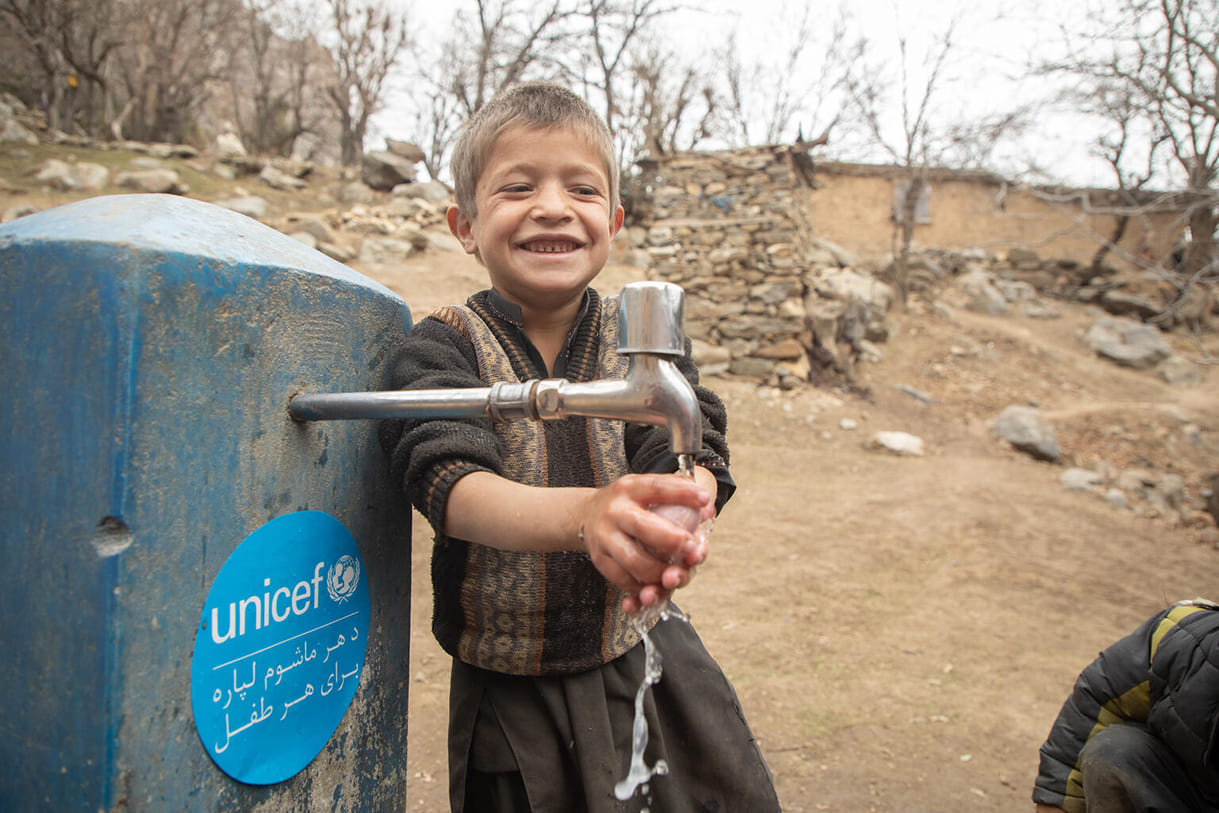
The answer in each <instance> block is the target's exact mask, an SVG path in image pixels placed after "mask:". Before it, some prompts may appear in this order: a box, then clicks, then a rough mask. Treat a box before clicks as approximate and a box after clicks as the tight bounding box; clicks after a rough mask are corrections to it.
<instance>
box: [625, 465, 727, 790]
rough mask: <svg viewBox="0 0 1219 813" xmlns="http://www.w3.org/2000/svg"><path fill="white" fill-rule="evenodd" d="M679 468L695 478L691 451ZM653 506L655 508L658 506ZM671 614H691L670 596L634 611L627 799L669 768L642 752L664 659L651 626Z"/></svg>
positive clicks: (700, 531) (686, 513) (672, 512)
mask: <svg viewBox="0 0 1219 813" xmlns="http://www.w3.org/2000/svg"><path fill="white" fill-rule="evenodd" d="M677 464H678V472H679V473H680V474H683V475H685V476H687V477H689V478H691V479H693V478H694V458H693V456H691V455H678V458H677ZM660 508H661V510H660V511H658V513H660V514H661V515H662V516H665V517H666V518H667V519H669V520H670V521H672V522H674V523H676V524H678V525H682V526H683V527H686V528H693V525H694V524H695V523H696V522H697V521H698V517H697V514H695V515H694V516H693V517H691V516H690V514H691V513H692V512H693V509H688V508H686V509H683V507H682V506H661V507H660ZM653 510H656V509H655V507H654V508H653ZM712 524H713V523H712V522H711V521H710V520H708V521H707V522H705V523H703V524H701V525H699V526H698V528H697V529H694V533H695V535H703V536H704V537H705V536H706V535H707V534H710V533H711V526H712ZM670 618H676V619H680V620H682V621H686V622H689V620H690V619H689V618H688V617H687V616H686V614H685V613H683V612H682V611H681V610H679V609H677V608H676V607H674V606H673V605H671V604H670V603H669V602H668V600H665V601H660V602H657V603H655V604H653V605H651V606H650V607H644V608H642V609H640V610H639V611H638V612H636V613H634V614H632V616H631V625H632V627H633V628H634V630H635V632H637V633H638V634H639V637H640V638H642V639H643V649H644V653H645V654H644V670H643V680H642V681H641V682H640V684H639V689H638V691H636V692H635V722H634V725H633V726H632V728H631V763H630V768H629V769H628V770H627V775H626V777H625V778H624V779H622V780H621V781H620V782H618V784H617V785H615V786H614V796H615V797H616V798H617V799H618V800H619V801H623V802H625V801H626V800H627V799H630V798H631V797H632V796H634V795H635V794H636V793H640V794H642V795H643V796H644V797H645V798H646V797H647V795H648V792H649V783H650V782H651V779H652V777H653V776H664V775H665V774H667V773H668V772H669V766H668V765H667V764H666V763H665V761H664V760H663V759H658V760H656V763H655V764H654V765H652V766H650V767H649V766H648V764H647V763H646V762H644V759H643V752H644V751H645V750H646V749H647V747H648V721H647V718H646V717H645V716H644V713H643V698H644V695H645V694H646V693H647V691H648V689H649V688H650V687H651V686H652V685H653V684H654V683H656V682H657V681H659V680H660V677H661V673H662V671H663V669H662V663H663V659H662V658H661V655H660V651H659V650H658V649H657V648H656V645H655V644H654V643H653V642H652V638H651V636H649V635H648V630H650V629H651V628H652V626H653V622H655V621H658V620H659V621H666V620H668V619H670ZM641 813H648V808H647V807H644V808H643V810H642V811H641Z"/></svg>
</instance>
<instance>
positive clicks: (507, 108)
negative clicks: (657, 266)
mask: <svg viewBox="0 0 1219 813" xmlns="http://www.w3.org/2000/svg"><path fill="white" fill-rule="evenodd" d="M514 125H521V126H524V127H533V128H538V129H550V128H556V127H570V128H572V129H574V130H576V131H577V132H580V133H582V134H583V135H584V136H585V137H586V138H587V139H588V141H589V143H590V144H591V145H592V146H593V148H594V149H595V150H596V151H597V152H598V153H599V154H600V156H601V159H602V161H603V162H604V164H605V173H606V175H607V176H608V178H609V183H610V189H609V192H610V195H609V198H610V212H611V215H612V213H613V212H614V211H615V210H616V209H617V208H618V161H617V160H616V158H615V151H614V139H613V136H612V135H611V134H610V131H609V127H607V126H606V124H605V121H604V120H603V119H602V118H601V117H600V116H599V115H597V112H596V111H595V110H593V108H592V107H591V106H590V105H589V104H588V102H586V101H584V100H583V99H581V98H580V97H579V96H577V95H576V94H575V93H573V92H571V91H570V90H568V89H567V88H565V87H563V86H561V85H556V84H554V83H553V82H523V83H521V84H518V85H513V86H511V87H509V88H508V89H507V90H504V91H501V92H500V93H497V94H496V95H495V97H494V98H493V99H491V101H489V102H487V103H486V104H485V105H483V106H482V107H481V108H480V109H479V110H478V111H477V112H476V113H475V114H474V116H473V117H471V119H470V120H469V121H468V122H467V123H466V126H465V128H464V129H463V130H462V133H461V136H460V137H459V138H458V139H457V145H456V146H455V147H454V148H453V159H452V161H450V169H451V171H452V173H453V184H454V187H455V189H454V191H455V193H456V196H457V208H458V209H460V210H461V213H462V214H464V215H465V216H466V217H469V218H472V217H474V216H475V215H477V214H478V207H477V205H476V204H475V200H474V193H475V190H476V189H477V187H478V179H479V177H480V176H481V175H482V171H483V169H484V167H485V166H486V163H487V158H488V156H490V154H491V149H492V148H493V147H494V146H495V141H496V139H498V138H499V136H500V135H501V134H502V133H503V132H504V130H506V129H508V128H509V127H511V126H514Z"/></svg>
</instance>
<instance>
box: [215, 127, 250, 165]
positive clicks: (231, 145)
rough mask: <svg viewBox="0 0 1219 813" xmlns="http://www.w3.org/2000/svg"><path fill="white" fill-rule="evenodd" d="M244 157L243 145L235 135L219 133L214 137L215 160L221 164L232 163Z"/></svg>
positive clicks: (244, 149)
mask: <svg viewBox="0 0 1219 813" xmlns="http://www.w3.org/2000/svg"><path fill="white" fill-rule="evenodd" d="M245 156H246V148H245V145H244V144H242V143H241V137H240V136H238V135H237V134H236V133H221V134H220V135H218V136H216V158H217V160H219V161H220V162H221V163H226V164H229V163H233V162H234V160H235V159H238V158H244V157H245Z"/></svg>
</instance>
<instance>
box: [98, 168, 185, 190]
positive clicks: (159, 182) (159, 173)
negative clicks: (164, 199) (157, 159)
mask: <svg viewBox="0 0 1219 813" xmlns="http://www.w3.org/2000/svg"><path fill="white" fill-rule="evenodd" d="M114 182H115V183H116V184H117V185H118V186H121V187H123V188H124V189H134V190H135V191H136V192H147V193H151V194H169V195H185V194H186V193H187V192H189V191H190V190H189V189H188V188H187V186H186V184H184V183H182V179H181V178H179V177H178V173H177V172H175V171H174V170H172V169H167V168H163V169H140V170H136V171H134V172H120V173H119V174H118V175H116V176H114Z"/></svg>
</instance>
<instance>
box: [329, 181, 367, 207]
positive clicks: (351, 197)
mask: <svg viewBox="0 0 1219 813" xmlns="http://www.w3.org/2000/svg"><path fill="white" fill-rule="evenodd" d="M337 197H338V199H339V200H340V201H342V202H343V203H365V204H367V203H372V202H373V199H374V198H375V195H373V191H372V189H370V188H369V187H368V186H367V185H366V184H363V183H360V182H359V181H352V182H351V183H348V184H344V185H343V186H342V187H340V188H339V190H338V194H337Z"/></svg>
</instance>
